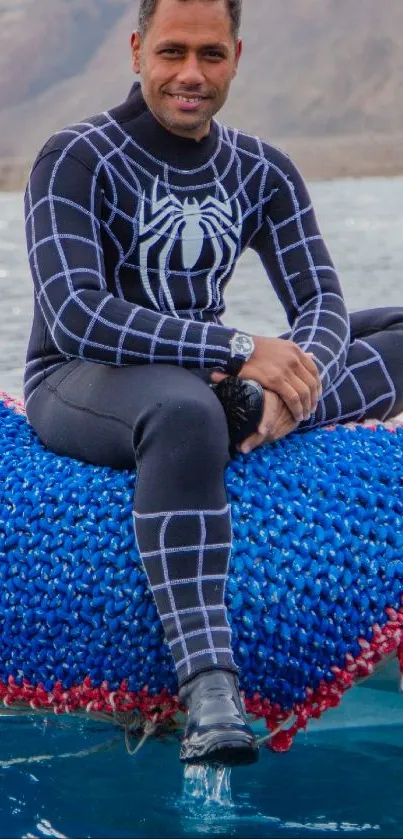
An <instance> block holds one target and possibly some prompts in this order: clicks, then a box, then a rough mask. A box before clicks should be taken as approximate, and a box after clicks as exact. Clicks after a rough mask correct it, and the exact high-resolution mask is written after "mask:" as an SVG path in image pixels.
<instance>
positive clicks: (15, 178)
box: [0, 134, 403, 192]
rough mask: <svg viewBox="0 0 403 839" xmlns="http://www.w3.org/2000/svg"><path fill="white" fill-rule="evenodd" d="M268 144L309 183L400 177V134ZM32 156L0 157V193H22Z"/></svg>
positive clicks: (402, 172) (402, 161)
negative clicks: (282, 151)
mask: <svg viewBox="0 0 403 839" xmlns="http://www.w3.org/2000/svg"><path fill="white" fill-rule="evenodd" d="M268 142H269V143H271V144H272V145H274V146H278V147H280V148H281V149H283V150H284V151H285V152H286V153H287V154H289V156H290V157H291V159H292V160H293V162H294V163H296V165H297V166H298V168H299V169H300V171H301V173H302V175H303V177H304V178H305V179H306V180H308V181H332V180H339V179H341V178H369V177H379V178H394V177H399V176H403V134H402V135H390V136H388V135H387V134H368V135H350V136H349V135H343V136H333V137H316V138H313V137H271V138H269V140H268ZM35 156H36V154H35V152H34V153H33V154H32V158H21V157H19V158H10V157H8V158H4V157H3V158H2V157H0V191H2V192H13V191H21V190H23V189H24V188H25V185H26V183H27V180H28V177H29V172H30V169H31V166H32V164H33V162H34V159H35Z"/></svg>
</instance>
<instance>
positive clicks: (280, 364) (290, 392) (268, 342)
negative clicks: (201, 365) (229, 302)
mask: <svg viewBox="0 0 403 839" xmlns="http://www.w3.org/2000/svg"><path fill="white" fill-rule="evenodd" d="M254 342H255V351H254V353H253V355H252V356H251V358H250V359H249V361H247V362H245V364H244V365H243V367H242V370H241V372H240V373H239V378H240V379H253V380H254V381H255V382H259V384H261V385H262V387H263V388H264V389H265V390H269V391H272V392H274V393H277V394H278V396H280V397H281V399H282V401H283V402H285V404H286V406H287V408H288V409H289V411H290V413H291V414H292V416H293V418H294V420H295V422H296V423H299V422H301V421H302V420H303V419H308V417H310V415H311V414H313V412H314V411H315V410H316V407H317V404H318V400H319V398H320V396H321V395H322V385H321V381H320V377H319V372H318V368H317V366H316V364H315V362H314V361H313V358H312V356H311V355H310V354H308V353H305V352H304V351H303V350H301V348H300V347H299V346H298V345H297V344H294V342H293V341H286V340H284V339H283V338H262V337H254ZM211 378H212V381H213V382H218V381H220V378H222V375H220V374H219V373H213V374H212V377H211Z"/></svg>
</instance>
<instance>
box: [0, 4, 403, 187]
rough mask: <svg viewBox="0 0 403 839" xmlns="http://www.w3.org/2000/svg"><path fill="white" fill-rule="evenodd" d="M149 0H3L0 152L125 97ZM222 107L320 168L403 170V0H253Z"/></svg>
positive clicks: (29, 151) (20, 151) (15, 151)
mask: <svg viewBox="0 0 403 839" xmlns="http://www.w3.org/2000/svg"><path fill="white" fill-rule="evenodd" d="M138 2H139V0H0V158H8V159H9V160H11V161H15V160H16V159H23V160H26V159H31V158H32V156H33V155H34V154H35V152H36V151H37V149H38V148H39V147H40V145H41V144H42V143H43V141H44V140H45V139H46V138H47V137H48V136H49V134H50V133H52V132H53V131H54V130H55V129H57V128H58V127H61V126H63V125H65V124H67V123H69V122H72V121H75V120H78V119H81V118H84V117H85V116H88V115H90V114H93V113H97V112H98V111H100V110H103V109H105V108H107V107H110V106H112V105H114V104H116V103H117V102H119V101H121V100H122V99H123V98H124V97H125V95H126V93H127V91H128V89H129V87H130V84H131V82H132V79H133V77H132V71H131V67H130V51H129V38H130V33H131V31H132V29H133V28H135V25H136V19H137V10H138ZM242 34H243V39H244V54H243V58H242V63H241V67H240V70H239V75H238V77H237V79H236V80H235V82H234V85H233V90H232V93H231V97H230V100H229V103H228V104H227V106H226V107H225V109H224V111H223V112H222V114H221V117H222V118H223V119H225V120H226V121H228V122H229V123H230V124H232V125H236V126H239V127H243V128H244V129H245V130H248V131H249V132H251V133H257V134H260V135H261V136H263V137H265V138H267V139H270V140H273V141H275V142H280V143H282V145H284V146H286V147H287V148H288V149H289V150H290V151H291V153H294V154H295V155H296V156H297V157H298V156H299V158H300V160H301V161H302V163H303V165H304V161H305V169H306V171H307V174H308V175H310V176H318V177H321V176H329V175H330V176H331V175H332V174H336V175H337V174H343V173H346V172H347V173H349V172H350V171H351V173H353V174H354V173H357V174H362V173H371V172H372V171H373V172H375V173H376V172H378V171H379V172H385V173H390V172H391V171H402V172H403V143H402V139H403V108H402V104H401V103H402V101H403V0H383V2H382V3H380V2H379V0H244V19H243V31H242Z"/></svg>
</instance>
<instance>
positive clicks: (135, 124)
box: [110, 82, 218, 170]
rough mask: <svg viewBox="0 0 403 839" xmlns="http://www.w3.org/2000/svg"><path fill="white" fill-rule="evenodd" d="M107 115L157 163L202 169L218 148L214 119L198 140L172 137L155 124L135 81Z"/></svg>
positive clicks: (181, 167) (180, 167)
mask: <svg viewBox="0 0 403 839" xmlns="http://www.w3.org/2000/svg"><path fill="white" fill-rule="evenodd" d="M110 114H111V116H112V117H113V119H115V120H116V121H117V122H118V123H119V124H120V125H121V126H122V128H124V130H125V131H126V132H127V133H128V134H130V135H131V136H133V139H135V140H136V143H138V144H139V145H141V146H142V147H143V148H144V149H146V150H147V151H148V152H149V153H150V154H152V155H153V156H154V157H156V158H157V159H158V160H163V161H165V162H166V163H168V164H170V165H172V166H176V167H178V168H179V169H184V170H188V169H193V168H199V167H200V166H203V164H204V163H206V162H207V161H208V160H210V159H211V157H212V156H213V155H214V153H215V151H216V149H217V144H218V125H217V123H216V122H215V121H214V120H212V122H211V127H210V131H209V133H208V134H207V136H206V137H203V139H202V140H200V141H197V140H193V139H190V138H188V137H179V136H178V135H177V134H173V133H172V132H171V131H168V130H167V129H166V128H164V127H163V125H161V123H160V122H158V120H157V119H156V118H155V116H154V114H153V113H152V112H151V111H150V110H149V108H148V107H147V105H146V103H145V101H144V98H143V94H142V91H141V85H140V83H139V82H135V84H134V85H133V87H132V88H131V90H130V93H129V96H128V98H127V99H126V101H125V102H123V103H122V105H118V107H117V108H113V109H112V110H111V111H110Z"/></svg>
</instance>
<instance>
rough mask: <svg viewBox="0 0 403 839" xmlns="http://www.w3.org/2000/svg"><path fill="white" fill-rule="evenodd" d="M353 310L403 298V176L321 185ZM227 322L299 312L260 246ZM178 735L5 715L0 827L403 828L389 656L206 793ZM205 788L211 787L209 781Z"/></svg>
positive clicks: (7, 327) (17, 341)
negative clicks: (289, 743)
mask: <svg viewBox="0 0 403 839" xmlns="http://www.w3.org/2000/svg"><path fill="white" fill-rule="evenodd" d="M311 193H312V197H313V199H314V204H315V206H316V210H317V215H318V218H319V222H320V226H321V229H322V231H323V233H324V235H325V238H326V240H327V242H328V245H329V248H330V251H331V253H332V256H333V259H334V261H335V263H336V266H337V268H338V271H339V275H340V279H341V282H342V285H343V288H344V291H345V295H346V299H347V302H348V306H349V308H350V310H358V309H362V308H369V307H373V306H378V305H397V306H403V179H401V178H396V179H391V180H385V179H366V180H344V181H336V182H332V183H321V184H313V185H311ZM0 289H1V295H0V390H7V391H8V392H9V393H12V394H14V395H16V396H19V395H21V391H22V373H23V365H24V354H25V347H26V343H27V338H28V333H29V328H30V320H31V314H32V286H31V280H30V276H29V271H28V266H27V259H26V253H25V244H24V231H23V221H22V195H20V194H7V195H2V194H0ZM227 303H228V309H227V314H226V318H225V320H226V323H228V325H233V326H236V327H238V328H241V329H246V330H251V331H253V332H255V333H260V334H265V335H275V334H279V333H281V332H282V331H285V329H286V328H287V324H286V322H285V318H284V314H283V312H282V309H281V306H280V304H279V302H278V301H277V299H276V297H275V295H274V293H273V291H272V289H271V288H270V285H269V282H268V280H267V278H266V277H265V275H264V272H263V271H262V268H261V266H260V264H259V262H258V260H257V259H256V258H255V257H254V255H253V254H246V255H245V256H244V258H243V259H242V261H241V262H240V263H239V266H238V269H237V272H236V275H235V276H234V278H233V280H232V281H231V283H230V286H229V289H228V293H227ZM178 752H179V744H178V742H177V741H175V740H172V741H166V742H150V741H148V742H146V743H145V744H144V746H143V747H142V748H141V749H140V751H139V752H138V753H137V754H136V755H134V756H130V755H129V754H128V753H127V751H126V748H125V743H124V738H123V736H122V735H121V734H120V733H119V732H118V731H116V729H114V728H113V726H112V725H105V724H101V723H94V722H88V723H83V722H81V721H79V722H77V721H76V720H74V719H69V718H67V717H62V718H56V717H46V718H44V719H43V718H41V717H30V718H26V717H19V716H12V717H1V716H0V839H8V837H10V839H11V837H12V838H14V837H16V839H17V837H18V839H22V837H24V839H30V838H31V837H61V839H63V837H69V839H78V838H79V837H88V839H106V837H112V839H115V837H116V839H131V837H133V839H134V838H135V837H172V839H173V837H199V836H223V837H230V836H231V837H232V836H233V837H239V839H249V837H284V839H287V838H288V837H289V839H294V837H307V839H308V837H316V836H345V837H358V836H368V837H379V839H389V838H390V839H395V837H403V796H402V778H403V696H402V695H401V694H399V693H398V691H397V668H396V666H395V664H393V663H391V664H388V665H387V667H386V669H385V670H384V671H382V672H381V673H379V674H377V675H376V676H375V677H374V678H373V679H370V680H369V681H368V682H366V683H365V684H363V685H362V686H360V687H358V688H356V689H354V690H353V691H351V692H350V694H349V695H347V696H346V697H345V699H344V700H343V703H342V705H341V707H340V708H338V709H335V710H332V711H328V712H327V714H325V716H324V718H323V720H322V721H319V722H317V723H314V724H312V725H310V726H309V728H308V732H307V733H306V734H302V735H299V737H298V738H297V739H296V741H295V744H294V746H293V747H292V749H291V751H290V752H289V753H287V754H284V755H279V754H274V753H272V752H269V751H267V750H263V753H262V755H261V759H260V761H259V763H258V764H257V765H256V766H253V767H247V768H242V769H241V768H239V769H236V770H233V771H232V777H231V789H232V793H231V795H232V798H231V796H230V793H229V791H228V788H225V784H224V786H223V787H222V788H221V791H219V790H218V791H217V789H215V791H214V790H213V789H212V787H211V786H210V792H209V794H207V793H205V794H204V795H202V796H201V797H198V796H197V795H196V793H197V791H198V789H197V786H196V787H195V786H193V787H192V786H191V785H189V782H186V783H184V778H183V771H182V768H181V767H180V765H179V761H178ZM199 791H200V790H199Z"/></svg>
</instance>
